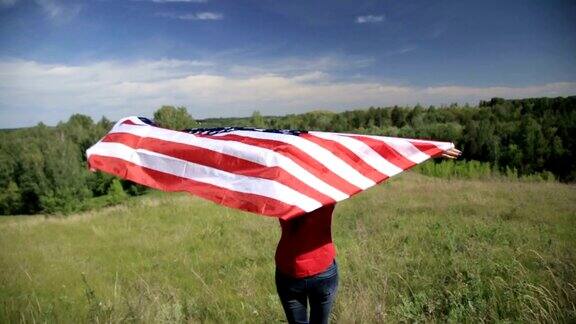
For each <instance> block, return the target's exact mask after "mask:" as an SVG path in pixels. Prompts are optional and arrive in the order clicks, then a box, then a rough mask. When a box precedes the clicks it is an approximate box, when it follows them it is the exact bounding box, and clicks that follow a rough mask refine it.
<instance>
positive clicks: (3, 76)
mask: <svg viewBox="0 0 576 324" xmlns="http://www.w3.org/2000/svg"><path fill="white" fill-rule="evenodd" d="M213 67H214V65H213V63H211V62H203V61H184V60H157V61H138V62H133V63H125V62H95V63H90V64H85V65H75V66H73V65H64V64H44V63H39V62H34V61H23V60H15V61H5V62H0V128H6V127H18V126H29V125H33V124H36V123H37V122H39V121H43V122H45V123H48V124H55V123H56V122H57V121H59V120H66V119H67V118H68V117H69V116H70V115H71V114H73V113H83V114H87V115H90V116H92V117H94V118H99V117H100V116H102V115H105V116H107V117H109V118H112V119H117V118H120V117H123V116H126V115H141V116H150V115H151V114H152V112H153V111H154V110H156V109H158V107H160V106H161V105H163V104H173V105H184V106H186V107H188V110H189V111H190V112H191V113H192V115H193V116H194V117H197V118H204V117H217V116H249V115H250V113H251V112H252V111H254V110H260V111H261V112H262V113H263V114H287V113H297V112H304V111H309V110H312V109H318V108H325V109H332V110H342V109H352V108H355V107H368V106H390V105H395V104H398V105H414V104H416V103H422V104H425V105H427V104H435V105H438V104H449V103H452V102H460V103H464V102H469V103H476V102H478V101H479V100H482V99H490V98H491V97H495V96H497V97H505V98H525V97H539V96H566V95H574V94H576V82H557V83H549V84H542V85H533V86H527V87H505V86H492V87H467V86H459V85H450V86H430V87H413V86H405V85H397V84H393V83H386V82H376V81H365V80H364V81H362V80H360V81H346V82H337V81H334V80H333V79H332V78H331V77H330V75H329V74H328V73H326V72H321V71H301V72H299V73H298V74H291V75H288V74H279V73H266V72H263V71H258V70H255V71H257V72H255V73H253V74H242V75H232V74H230V73H226V72H225V71H221V72H219V73H216V72H213V71H212V70H211V69H212V68H213Z"/></svg>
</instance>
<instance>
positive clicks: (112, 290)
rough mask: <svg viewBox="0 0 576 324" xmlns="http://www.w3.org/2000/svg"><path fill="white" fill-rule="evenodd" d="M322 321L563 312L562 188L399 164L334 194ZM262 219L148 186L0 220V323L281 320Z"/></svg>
mask: <svg viewBox="0 0 576 324" xmlns="http://www.w3.org/2000/svg"><path fill="white" fill-rule="evenodd" d="M333 232H334V240H335V243H336V245H337V248H338V262H339V266H340V287H339V292H338V297H337V301H336V305H335V309H334V312H333V320H335V321H337V322H342V323H348V322H359V323H364V322H382V321H386V322H398V321H437V322H444V321H453V322H482V321H487V322H493V321H504V322H533V321H540V322H543V321H544V322H574V321H576V286H575V285H576V265H575V263H576V252H575V251H574V248H575V247H576V187H575V186H573V185H566V184H559V183H555V182H542V183H531V182H525V181H503V180H501V179H500V180H454V179H453V180H443V179H438V178H431V177H426V176H423V175H419V174H416V173H412V172H408V173H406V174H403V175H401V176H399V177H397V178H394V179H392V180H391V181H388V182H386V183H384V184H382V185H380V186H377V187H376V188H373V189H370V190H368V191H367V192H364V193H362V194H360V195H358V196H356V197H354V198H352V199H349V200H347V201H345V202H342V203H340V204H339V205H338V206H337V208H336V214H335V219H334V226H333ZM279 236H280V229H279V225H278V222H277V220H275V219H271V218H266V217H261V216H257V215H253V214H247V213H242V212H238V211H234V210H231V209H228V208H224V207H220V206H217V205H215V204H212V203H209V202H205V201H202V200H200V199H197V198H193V197H190V196H187V195H184V194H162V193H152V194H148V195H146V196H143V197H138V198H135V199H131V200H129V201H128V202H127V203H125V204H122V205H119V206H116V207H111V208H107V209H103V210H100V211H92V212H86V213H83V214H78V215H72V216H68V217H61V218H58V217H43V216H34V217H0V247H1V248H0V269H1V271H0V322H2V323H5V322H13V323H18V322H45V321H46V322H70V323H77V322H99V323H101V322H147V323H158V322H247V323H254V322H263V323H264V322H266V323H269V322H281V321H283V320H284V315H283V312H282V310H281V306H280V303H279V301H278V298H277V296H276V292H275V287H274V280H273V276H274V261H273V260H274V251H275V247H276V243H277V241H278V239H279Z"/></svg>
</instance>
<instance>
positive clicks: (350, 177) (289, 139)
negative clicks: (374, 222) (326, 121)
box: [221, 130, 376, 190]
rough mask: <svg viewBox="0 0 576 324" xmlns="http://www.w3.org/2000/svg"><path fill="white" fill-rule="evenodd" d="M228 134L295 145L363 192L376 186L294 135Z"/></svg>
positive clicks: (249, 132)
mask: <svg viewBox="0 0 576 324" xmlns="http://www.w3.org/2000/svg"><path fill="white" fill-rule="evenodd" d="M226 134H236V135H240V136H244V137H250V138H256V139H267V140H274V141H279V142H283V143H286V144H290V145H294V146H295V147H297V148H298V149H300V150H302V151H304V152H306V153H307V154H308V155H310V156H311V157H312V158H313V159H315V160H316V161H318V162H319V163H321V164H322V165H324V166H325V167H326V168H327V169H329V170H330V171H332V172H334V173H335V174H337V175H338V176H340V177H341V178H342V179H344V180H346V181H348V182H349V183H351V184H353V185H354V186H356V187H358V188H361V189H362V190H364V189H366V188H370V187H372V186H373V185H375V184H376V183H375V182H374V181H372V180H371V179H369V178H367V177H366V176H364V175H363V174H361V173H360V172H358V171H357V170H356V169H354V168H353V167H352V166H350V165H349V164H348V163H346V162H344V161H342V159H340V158H339V157H337V156H336V155H334V154H333V153H332V152H330V151H328V150H327V149H325V148H323V147H322V146H320V145H318V144H316V143H313V142H311V141H309V140H307V139H305V138H302V137H299V136H293V135H290V136H287V135H284V134H277V133H269V132H256V131H242V130H236V131H232V132H229V133H226ZM226 134H221V135H226Z"/></svg>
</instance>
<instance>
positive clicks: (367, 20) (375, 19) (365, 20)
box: [356, 15, 384, 24]
mask: <svg viewBox="0 0 576 324" xmlns="http://www.w3.org/2000/svg"><path fill="white" fill-rule="evenodd" d="M383 21H384V16H374V15H366V16H358V17H356V23H358V24H374V23H379V22H383Z"/></svg>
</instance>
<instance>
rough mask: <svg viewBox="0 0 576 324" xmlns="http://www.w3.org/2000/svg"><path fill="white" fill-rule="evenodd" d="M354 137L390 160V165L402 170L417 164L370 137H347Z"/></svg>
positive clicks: (353, 136)
mask: <svg viewBox="0 0 576 324" xmlns="http://www.w3.org/2000/svg"><path fill="white" fill-rule="evenodd" d="M345 136H349V137H352V138H354V139H356V140H358V141H361V142H362V143H364V144H366V145H368V146H370V148H372V149H373V150H374V151H376V152H377V153H378V154H380V155H381V156H382V157H383V158H385V159H386V160H388V161H389V162H390V163H392V164H394V165H396V166H397V167H399V168H401V169H402V170H406V169H409V168H411V167H413V166H414V165H416V163H414V162H412V161H410V160H408V159H407V158H405V157H404V156H403V155H402V154H400V153H398V152H397V151H396V150H395V149H393V148H392V147H390V146H389V145H388V144H386V143H384V142H382V141H378V140H375V139H372V138H370V137H366V136H361V135H345Z"/></svg>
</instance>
